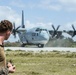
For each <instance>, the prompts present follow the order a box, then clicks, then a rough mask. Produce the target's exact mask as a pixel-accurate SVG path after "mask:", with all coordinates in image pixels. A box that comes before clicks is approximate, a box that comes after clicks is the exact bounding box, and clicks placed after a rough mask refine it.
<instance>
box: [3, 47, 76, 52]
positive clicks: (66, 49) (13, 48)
mask: <svg viewBox="0 0 76 75" xmlns="http://www.w3.org/2000/svg"><path fill="white" fill-rule="evenodd" d="M4 49H5V50H7V49H11V50H25V51H41V50H43V51H53V50H57V51H70V52H76V48H72V47H44V48H26V47H5V48H4Z"/></svg>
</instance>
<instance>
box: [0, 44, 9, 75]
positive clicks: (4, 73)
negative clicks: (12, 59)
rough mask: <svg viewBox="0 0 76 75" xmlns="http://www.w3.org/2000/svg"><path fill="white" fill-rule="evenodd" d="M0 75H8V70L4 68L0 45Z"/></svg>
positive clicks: (4, 62) (2, 52)
mask: <svg viewBox="0 0 76 75" xmlns="http://www.w3.org/2000/svg"><path fill="white" fill-rule="evenodd" d="M0 75H8V68H7V67H6V58H5V53H4V47H3V45H0Z"/></svg>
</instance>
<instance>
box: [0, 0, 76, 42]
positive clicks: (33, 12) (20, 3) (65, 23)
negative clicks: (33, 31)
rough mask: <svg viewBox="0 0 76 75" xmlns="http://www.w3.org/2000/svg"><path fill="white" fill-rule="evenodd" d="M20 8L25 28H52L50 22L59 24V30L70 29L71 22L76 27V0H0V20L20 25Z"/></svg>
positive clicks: (11, 38) (55, 24)
mask: <svg viewBox="0 0 76 75" xmlns="http://www.w3.org/2000/svg"><path fill="white" fill-rule="evenodd" d="M22 10H24V17H25V26H26V29H30V28H32V27H36V26H44V27H46V28H48V29H52V27H51V25H52V24H54V26H55V27H57V26H58V25H61V27H60V28H59V30H64V29H65V30H72V27H71V25H72V24H74V26H75V28H76V0H0V20H3V19H8V20H10V21H11V22H15V23H16V27H17V26H19V25H21V12H22ZM74 38H76V37H74ZM13 39H14V37H13V36H11V37H10V38H9V40H10V41H11V40H13ZM16 39H18V38H16ZM14 40H15V39H14Z"/></svg>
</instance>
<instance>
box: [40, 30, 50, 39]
mask: <svg viewBox="0 0 76 75" xmlns="http://www.w3.org/2000/svg"><path fill="white" fill-rule="evenodd" d="M41 34H42V36H43V38H44V40H49V35H48V33H47V32H46V31H42V32H41Z"/></svg>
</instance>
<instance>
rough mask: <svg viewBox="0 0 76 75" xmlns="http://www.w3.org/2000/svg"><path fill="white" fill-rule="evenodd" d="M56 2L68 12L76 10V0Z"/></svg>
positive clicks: (59, 0)
mask: <svg viewBox="0 0 76 75" xmlns="http://www.w3.org/2000/svg"><path fill="white" fill-rule="evenodd" d="M58 2H59V3H60V4H61V6H62V9H64V10H66V11H69V12H74V11H76V0H58Z"/></svg>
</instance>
